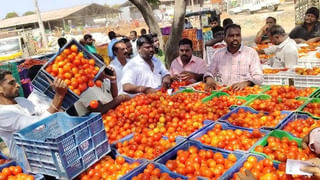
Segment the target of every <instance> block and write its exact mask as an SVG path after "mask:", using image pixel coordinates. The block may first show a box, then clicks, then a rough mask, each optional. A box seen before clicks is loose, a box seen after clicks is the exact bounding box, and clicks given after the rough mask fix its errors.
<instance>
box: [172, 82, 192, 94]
mask: <svg viewBox="0 0 320 180" xmlns="http://www.w3.org/2000/svg"><path fill="white" fill-rule="evenodd" d="M189 84H190V82H189V81H173V82H172V83H171V88H172V89H173V91H174V92H176V91H179V88H180V87H184V86H187V85H189Z"/></svg>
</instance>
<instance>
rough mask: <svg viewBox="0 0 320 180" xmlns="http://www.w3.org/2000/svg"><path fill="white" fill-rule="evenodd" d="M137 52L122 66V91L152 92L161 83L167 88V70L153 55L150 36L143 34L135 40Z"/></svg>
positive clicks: (168, 81) (169, 81)
mask: <svg viewBox="0 0 320 180" xmlns="http://www.w3.org/2000/svg"><path fill="white" fill-rule="evenodd" d="M137 48H138V51H139V54H138V55H137V56H136V57H134V58H133V59H131V60H130V61H129V62H128V63H127V64H126V66H125V67H124V68H123V74H124V76H123V77H122V79H121V84H122V86H123V91H124V92H127V93H130V94H135V93H153V92H156V88H159V87H160V86H161V84H162V85H163V86H164V87H165V88H169V86H170V83H171V79H170V74H169V72H168V70H167V69H166V68H165V67H164V65H163V64H162V63H161V61H160V60H158V59H156V58H155V57H154V56H153V55H154V46H153V41H152V37H151V36H147V35H143V36H141V37H139V39H138V40H137Z"/></svg>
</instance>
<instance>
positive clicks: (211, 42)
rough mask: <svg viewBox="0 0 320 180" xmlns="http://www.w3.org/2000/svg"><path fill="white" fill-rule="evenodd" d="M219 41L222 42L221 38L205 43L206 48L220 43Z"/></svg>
mask: <svg viewBox="0 0 320 180" xmlns="http://www.w3.org/2000/svg"><path fill="white" fill-rule="evenodd" d="M221 41H223V38H214V39H212V40H210V41H208V42H206V46H213V45H215V44H216V43H218V42H221Z"/></svg>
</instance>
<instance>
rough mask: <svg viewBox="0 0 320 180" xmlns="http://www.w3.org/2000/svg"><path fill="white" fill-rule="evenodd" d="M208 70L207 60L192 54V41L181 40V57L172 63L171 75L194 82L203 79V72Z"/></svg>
mask: <svg viewBox="0 0 320 180" xmlns="http://www.w3.org/2000/svg"><path fill="white" fill-rule="evenodd" d="M206 70H207V65H206V62H205V61H204V60H203V59H201V58H199V57H197V56H194V55H192V41H191V40H190V39H182V40H180V42H179V57H177V58H176V59H175V60H173V61H172V63H171V67H170V74H171V76H174V77H175V79H180V80H183V81H190V82H192V83H194V82H197V81H201V80H202V79H203V74H204V73H205V72H206Z"/></svg>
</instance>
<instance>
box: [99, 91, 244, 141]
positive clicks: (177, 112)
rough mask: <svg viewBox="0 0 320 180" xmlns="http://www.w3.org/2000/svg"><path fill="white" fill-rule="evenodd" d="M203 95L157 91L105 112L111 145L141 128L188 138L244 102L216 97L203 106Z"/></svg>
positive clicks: (139, 130)
mask: <svg viewBox="0 0 320 180" xmlns="http://www.w3.org/2000/svg"><path fill="white" fill-rule="evenodd" d="M206 96H208V94H206V93H178V94H176V95H173V96H169V95H167V94H164V93H161V92H157V93H155V94H147V95H138V96H136V97H135V98H133V99H131V100H130V101H127V102H124V103H122V104H121V105H119V106H118V107H117V108H116V109H115V110H110V111H108V112H107V113H106V114H105V115H104V116H103V120H104V125H105V129H106V132H107V134H108V138H109V140H110V141H111V142H113V141H116V140H119V139H121V138H122V137H125V136H127V135H129V134H131V133H133V132H137V133H141V132H142V130H143V129H144V128H149V129H150V130H154V132H160V133H163V134H164V135H165V136H167V137H171V136H174V137H175V136H177V135H179V136H188V135H190V134H191V133H192V132H194V131H196V130H198V129H199V128H201V127H202V126H203V121H204V120H206V119H208V120H217V119H218V118H220V117H221V116H223V115H224V114H226V113H228V112H229V111H230V110H229V107H230V106H231V105H233V104H236V105H240V104H243V102H245V101H244V100H239V99H237V98H235V97H227V96H220V97H215V98H213V99H212V100H211V101H208V102H206V103H203V102H201V100H202V99H203V98H204V97H206Z"/></svg>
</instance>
